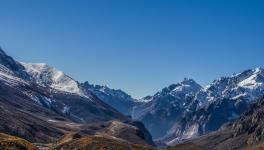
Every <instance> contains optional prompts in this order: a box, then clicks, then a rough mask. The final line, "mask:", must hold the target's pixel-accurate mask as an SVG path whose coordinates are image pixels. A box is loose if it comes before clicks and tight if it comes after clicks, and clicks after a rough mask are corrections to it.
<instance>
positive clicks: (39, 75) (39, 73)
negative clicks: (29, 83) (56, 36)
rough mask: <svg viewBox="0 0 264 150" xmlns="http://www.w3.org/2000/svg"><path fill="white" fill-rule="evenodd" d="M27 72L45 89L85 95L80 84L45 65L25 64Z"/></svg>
mask: <svg viewBox="0 0 264 150" xmlns="http://www.w3.org/2000/svg"><path fill="white" fill-rule="evenodd" d="M21 64H22V65H23V66H24V67H25V69H26V71H27V72H28V73H29V74H30V75H31V76H32V77H33V78H34V79H35V80H36V82H37V83H38V84H39V85H41V86H44V87H51V88H52V89H55V90H57V91H61V92H67V93H73V94H78V95H83V92H82V90H81V89H80V88H79V85H78V82H77V81H75V80H74V79H72V78H71V77H69V76H67V75H66V74H64V73H63V72H62V71H60V70H57V69H56V68H54V67H51V66H49V65H47V64H45V63H24V62H21Z"/></svg>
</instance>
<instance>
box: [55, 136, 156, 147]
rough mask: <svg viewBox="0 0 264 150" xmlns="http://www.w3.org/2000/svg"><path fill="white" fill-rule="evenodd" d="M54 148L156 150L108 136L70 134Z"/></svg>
mask: <svg viewBox="0 0 264 150" xmlns="http://www.w3.org/2000/svg"><path fill="white" fill-rule="evenodd" d="M51 149H53V150H60V149H64V150H72V149H77V150H87V149H89V150H106V149H107V150H154V149H153V148H151V147H147V146H142V145H136V144H131V143H128V142H125V141H123V140H119V139H117V138H113V137H108V136H104V137H103V136H84V137H81V136H80V135H78V134H69V135H66V136H64V137H63V138H62V139H61V140H59V141H58V142H57V143H56V144H54V145H53V147H52V148H51Z"/></svg>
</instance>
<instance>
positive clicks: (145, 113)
mask: <svg viewBox="0 0 264 150" xmlns="http://www.w3.org/2000/svg"><path fill="white" fill-rule="evenodd" d="M200 89H201V86H200V85H199V84H197V83H196V82H195V81H194V80H192V79H185V80H184V81H182V82H181V83H179V84H173V85H170V86H169V87H167V88H164V89H163V90H162V91H161V92H158V93H156V94H155V95H154V96H152V97H151V98H150V97H148V99H152V100H151V101H149V102H147V103H143V104H142V105H139V106H136V107H134V110H133V115H132V117H133V118H135V119H139V120H141V121H142V122H143V123H144V124H145V126H146V127H147V129H148V130H149V131H150V132H151V133H152V136H153V137H154V138H158V137H162V136H164V135H165V134H166V132H167V131H168V130H169V129H170V128H171V127H172V125H173V124H174V123H175V122H177V121H178V120H179V119H180V118H181V115H182V114H183V112H184V111H185V110H186V109H188V108H186V106H188V104H189V103H190V102H191V100H192V98H193V95H194V94H195V93H196V92H198V91H199V90H200Z"/></svg>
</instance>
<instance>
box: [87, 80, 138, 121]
mask: <svg viewBox="0 0 264 150" xmlns="http://www.w3.org/2000/svg"><path fill="white" fill-rule="evenodd" d="M82 87H83V88H84V89H86V90H88V91H91V92H92V93H93V94H95V95H96V96H97V97H99V98H100V99H101V100H103V101H104V102H105V103H107V104H109V105H110V106H112V107H114V108H115V109H117V110H118V111H119V112H121V113H123V114H125V115H129V116H130V115H131V112H132V108H133V106H134V105H135V104H136V103H137V101H136V100H135V99H133V98H132V97H131V96H130V95H128V94H127V93H125V92H124V91H122V90H120V89H119V90H115V89H110V88H109V87H107V86H100V85H92V84H89V82H85V83H83V84H82Z"/></svg>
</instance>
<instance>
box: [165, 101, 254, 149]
mask: <svg viewBox="0 0 264 150" xmlns="http://www.w3.org/2000/svg"><path fill="white" fill-rule="evenodd" d="M249 106H250V105H248V104H247V103H246V102H245V101H243V100H230V99H221V100H217V101H215V102H213V103H211V104H210V105H209V106H207V107H205V108H202V109H199V110H198V111H195V112H189V113H185V114H184V116H183V117H182V119H181V120H179V121H178V122H177V123H176V124H174V126H173V127H172V128H171V130H170V131H169V132H168V134H167V135H166V136H165V137H164V138H163V141H165V142H166V144H167V145H170V144H171V143H176V142H181V141H182V140H186V139H190V138H195V137H198V136H200V135H204V134H208V133H210V132H212V131H216V130H218V129H219V128H220V127H221V126H222V125H223V124H225V123H227V122H232V121H234V120H235V119H237V118H238V117H239V116H240V115H241V114H242V113H243V112H244V111H245V110H247V109H248V107H249Z"/></svg>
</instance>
